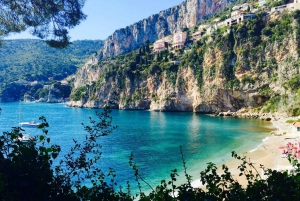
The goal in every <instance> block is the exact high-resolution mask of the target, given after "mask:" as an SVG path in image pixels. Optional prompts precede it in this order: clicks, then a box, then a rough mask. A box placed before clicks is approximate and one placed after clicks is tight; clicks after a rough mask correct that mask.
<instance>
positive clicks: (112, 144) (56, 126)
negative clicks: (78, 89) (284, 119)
mask: <svg viewBox="0 0 300 201" xmlns="http://www.w3.org/2000/svg"><path fill="white" fill-rule="evenodd" d="M0 107H1V108H2V114H1V115H0V125H1V129H0V131H8V130H10V128H11V127H12V126H18V124H19V122H23V121H38V118H39V116H42V115H43V116H45V117H46V119H47V121H48V122H49V124H50V128H49V134H48V135H49V137H50V138H51V142H53V143H55V144H58V145H60V146H61V147H62V154H64V153H67V152H68V150H69V148H70V146H71V145H73V141H72V139H76V140H83V139H84V136H85V134H86V133H85V131H84V129H83V126H82V125H81V123H85V124H87V123H88V122H89V120H88V118H89V117H92V118H94V119H96V115H95V111H97V110H94V109H81V108H69V107H67V106H66V105H64V104H45V103H18V102H14V103H1V104H0ZM111 115H112V117H113V125H117V126H118V128H117V129H116V130H114V132H113V133H112V134H111V135H110V136H107V137H103V138H102V139H101V144H102V146H103V147H102V152H103V155H102V158H101V160H100V163H99V166H100V167H101V168H102V170H104V171H106V172H107V171H108V168H109V167H112V168H114V169H115V170H116V171H117V182H118V184H119V185H123V186H124V185H125V183H126V181H128V180H129V181H131V182H133V181H134V174H133V171H132V169H131V168H130V167H129V164H128V161H129V155H130V153H131V152H132V153H133V154H134V161H135V162H136V163H137V165H138V167H139V172H140V174H141V175H142V176H143V178H144V179H145V180H146V181H147V182H149V183H150V184H151V185H152V186H156V185H158V184H159V183H160V181H161V180H162V179H166V180H169V175H170V173H171V170H173V169H177V170H178V171H179V175H180V176H179V181H182V182H183V181H184V174H183V168H182V160H181V155H180V149H179V147H180V146H182V149H183V151H184V156H185V159H186V162H187V168H188V173H189V174H190V175H192V177H193V179H196V178H199V176H200V174H199V173H200V171H201V170H203V169H204V168H205V167H206V164H207V163H208V162H213V163H216V164H217V165H221V164H223V163H225V162H226V161H228V160H229V159H230V158H231V151H237V152H238V153H243V152H246V151H249V150H253V149H255V148H256V147H257V146H258V145H259V144H260V143H261V142H262V140H263V139H264V138H266V137H267V136H268V135H269V134H268V133H269V131H270V130H271V129H272V126H271V124H270V123H268V122H263V121H260V120H249V119H238V118H223V117H212V116H208V115H203V114H194V113H179V112H172V113H171V112H164V113H163V112H154V111H133V110H129V111H128V110H113V111H112V113H111ZM26 133H30V134H31V135H37V134H41V132H40V131H38V130H37V129H35V128H26ZM132 187H133V188H136V186H135V185H134V182H133V184H132ZM144 190H146V191H147V190H148V189H147V187H144Z"/></svg>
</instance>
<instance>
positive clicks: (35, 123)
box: [20, 121, 40, 127]
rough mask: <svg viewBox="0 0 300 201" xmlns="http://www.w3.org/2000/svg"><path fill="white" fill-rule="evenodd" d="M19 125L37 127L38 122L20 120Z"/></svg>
mask: <svg viewBox="0 0 300 201" xmlns="http://www.w3.org/2000/svg"><path fill="white" fill-rule="evenodd" d="M20 125H21V126H27V127H38V126H39V125H40V124H39V123H37V122H35V121H31V122H21V123H20Z"/></svg>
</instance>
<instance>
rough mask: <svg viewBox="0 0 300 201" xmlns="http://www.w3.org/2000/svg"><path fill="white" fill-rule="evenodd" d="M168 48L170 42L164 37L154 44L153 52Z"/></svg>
mask: <svg viewBox="0 0 300 201" xmlns="http://www.w3.org/2000/svg"><path fill="white" fill-rule="evenodd" d="M166 49H168V43H167V42H165V41H164V40H162V39H161V40H157V41H155V43H154V44H153V52H159V51H162V50H166Z"/></svg>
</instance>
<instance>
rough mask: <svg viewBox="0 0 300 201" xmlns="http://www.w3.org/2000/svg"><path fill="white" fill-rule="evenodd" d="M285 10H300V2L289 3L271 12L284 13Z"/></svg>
mask: <svg viewBox="0 0 300 201" xmlns="http://www.w3.org/2000/svg"><path fill="white" fill-rule="evenodd" d="M284 10H291V11H292V10H300V0H294V2H293V3H288V4H284V5H281V6H276V7H273V8H271V12H276V11H277V12H282V11H284Z"/></svg>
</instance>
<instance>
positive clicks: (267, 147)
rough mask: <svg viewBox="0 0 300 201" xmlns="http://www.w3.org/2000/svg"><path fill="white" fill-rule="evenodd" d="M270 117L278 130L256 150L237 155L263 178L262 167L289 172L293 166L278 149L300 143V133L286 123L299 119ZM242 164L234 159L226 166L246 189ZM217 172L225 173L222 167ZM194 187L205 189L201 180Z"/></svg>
mask: <svg viewBox="0 0 300 201" xmlns="http://www.w3.org/2000/svg"><path fill="white" fill-rule="evenodd" d="M247 116H248V115H247ZM265 116H266V115H264V117H265ZM268 116H272V117H273V118H272V119H271V120H270V122H271V123H272V127H273V128H274V129H276V130H275V131H272V132H270V135H269V136H267V137H266V138H264V139H263V140H262V142H261V143H260V144H258V145H257V147H256V148H253V149H251V150H249V151H247V152H245V153H237V154H238V155H239V156H241V157H246V160H247V162H249V161H250V162H251V163H252V164H253V166H254V167H255V169H256V170H257V171H258V173H259V175H260V176H261V178H264V174H263V170H262V169H261V167H260V165H263V166H264V167H265V168H266V169H273V170H278V171H284V170H288V167H289V166H291V164H290V163H289V161H288V159H287V158H283V157H282V149H279V148H278V147H279V146H284V145H286V144H287V143H288V142H291V143H295V142H300V132H299V134H297V133H296V132H294V131H293V125H292V124H289V123H286V120H294V121H296V120H297V119H299V117H288V116H282V115H276V114H269V115H268ZM267 121H268V120H267ZM241 163H242V161H241V160H237V159H235V158H232V159H230V160H229V161H227V162H225V163H224V164H225V165H226V166H227V167H228V168H229V170H228V171H229V172H231V174H232V176H233V179H234V180H236V181H238V182H239V183H240V184H241V185H242V186H244V187H246V186H247V184H248V181H247V179H246V177H245V176H239V173H240V170H239V169H238V166H239V165H241ZM250 169H251V170H252V171H253V172H254V174H255V172H256V171H255V170H254V169H253V168H248V170H250ZM217 172H218V173H219V174H222V173H223V171H222V165H221V166H219V167H218V170H217ZM192 186H193V187H194V188H203V185H202V183H201V182H200V179H199V178H198V179H196V180H193V181H192Z"/></svg>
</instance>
